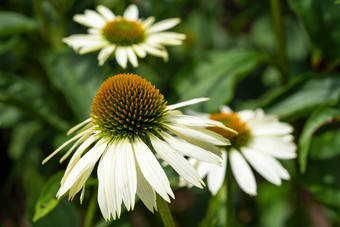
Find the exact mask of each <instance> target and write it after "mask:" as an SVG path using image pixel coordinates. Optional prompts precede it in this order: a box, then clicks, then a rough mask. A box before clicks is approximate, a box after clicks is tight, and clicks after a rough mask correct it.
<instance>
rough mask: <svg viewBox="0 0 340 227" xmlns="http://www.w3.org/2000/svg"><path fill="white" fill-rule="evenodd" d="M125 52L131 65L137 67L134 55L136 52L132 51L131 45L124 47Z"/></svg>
mask: <svg viewBox="0 0 340 227" xmlns="http://www.w3.org/2000/svg"><path fill="white" fill-rule="evenodd" d="M126 53H127V56H128V59H129V61H130V62H131V64H132V66H133V67H137V66H138V61H137V57H136V54H135V52H134V51H133V49H132V48H131V47H128V48H126Z"/></svg>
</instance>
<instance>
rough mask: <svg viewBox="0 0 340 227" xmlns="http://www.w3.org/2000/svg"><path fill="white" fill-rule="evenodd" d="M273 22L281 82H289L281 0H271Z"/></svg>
mask: <svg viewBox="0 0 340 227" xmlns="http://www.w3.org/2000/svg"><path fill="white" fill-rule="evenodd" d="M269 1H270V10H271V15H272V22H273V26H274V32H275V39H276V48H277V51H278V67H279V70H280V72H281V83H282V84H287V83H288V73H289V72H288V64H287V53H286V36H285V31H284V27H283V21H282V19H283V15H282V10H281V2H280V0H269Z"/></svg>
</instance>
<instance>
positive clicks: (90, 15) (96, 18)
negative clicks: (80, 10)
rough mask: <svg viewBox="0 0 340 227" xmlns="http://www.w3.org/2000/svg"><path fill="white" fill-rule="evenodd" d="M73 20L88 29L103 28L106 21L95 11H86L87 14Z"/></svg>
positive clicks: (79, 15)
mask: <svg viewBox="0 0 340 227" xmlns="http://www.w3.org/2000/svg"><path fill="white" fill-rule="evenodd" d="M73 20H74V21H76V22H78V23H79V24H82V25H85V26H87V27H93V28H102V27H103V26H104V25H105V23H106V22H105V20H104V19H103V17H101V16H100V15H99V14H98V13H97V12H95V11H93V10H85V14H77V15H75V16H74V17H73Z"/></svg>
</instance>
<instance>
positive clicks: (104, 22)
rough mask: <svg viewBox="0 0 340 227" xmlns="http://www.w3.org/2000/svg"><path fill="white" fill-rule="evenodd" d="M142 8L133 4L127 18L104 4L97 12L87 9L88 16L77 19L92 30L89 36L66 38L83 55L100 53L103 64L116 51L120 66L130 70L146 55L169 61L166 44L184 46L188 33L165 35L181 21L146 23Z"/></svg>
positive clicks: (99, 58)
mask: <svg viewBox="0 0 340 227" xmlns="http://www.w3.org/2000/svg"><path fill="white" fill-rule="evenodd" d="M138 14H139V12H138V8H137V7H136V6H135V5H130V6H129V7H128V8H127V9H126V10H125V11H124V13H123V16H117V15H114V14H113V12H112V11H111V10H110V9H108V8H107V7H105V6H103V5H99V6H98V7H97V12H96V11H94V10H85V13H84V14H78V15H75V16H74V18H73V19H74V20H75V21H76V22H78V23H79V24H82V25H84V26H87V27H89V29H88V33H89V34H78V35H71V36H69V37H66V38H64V39H63V41H64V42H65V43H67V44H68V45H70V46H71V47H73V49H74V50H75V51H77V52H78V53H79V54H86V53H89V52H93V51H97V50H100V49H101V51H100V52H99V55H98V62H99V65H103V64H104V63H105V61H106V60H107V59H108V58H109V57H110V56H111V55H112V54H113V53H114V52H115V57H116V60H117V62H118V64H119V65H120V66H122V67H123V68H126V67H127V62H128V61H129V62H130V63H131V64H132V65H133V66H134V67H137V66H138V60H137V56H138V57H140V58H144V57H145V56H146V54H151V55H154V56H157V57H162V58H163V59H164V61H167V59H168V52H167V50H166V49H165V47H164V46H165V45H181V44H182V42H183V40H184V39H185V35H184V34H180V33H175V32H165V30H168V29H170V28H172V27H174V26H176V25H177V24H178V23H179V22H180V19H179V18H172V19H166V20H162V21H159V22H157V23H154V21H155V18H154V17H149V18H147V19H145V20H142V19H140V18H138Z"/></svg>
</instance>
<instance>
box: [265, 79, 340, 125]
mask: <svg viewBox="0 0 340 227" xmlns="http://www.w3.org/2000/svg"><path fill="white" fill-rule="evenodd" d="M339 94H340V76H339V75H337V74H336V75H329V76H327V77H326V76H320V75H315V74H308V75H305V76H301V77H298V78H297V79H295V80H293V81H292V82H291V83H290V84H288V85H287V86H285V87H283V88H281V89H279V90H278V91H275V93H273V94H271V95H269V96H268V97H267V98H266V99H265V100H264V101H263V102H262V104H260V106H262V107H265V109H266V111H267V112H268V113H272V114H277V115H278V116H279V117H280V118H289V119H296V118H298V117H301V116H309V115H310V112H311V111H312V110H314V109H315V108H317V107H321V106H326V105H335V104H336V103H337V101H338V99H339Z"/></svg>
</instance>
